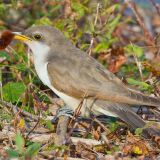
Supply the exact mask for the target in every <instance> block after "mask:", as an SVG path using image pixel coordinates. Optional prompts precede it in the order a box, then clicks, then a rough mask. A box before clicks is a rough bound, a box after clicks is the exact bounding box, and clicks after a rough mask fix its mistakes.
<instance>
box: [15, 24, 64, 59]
mask: <svg viewBox="0 0 160 160" xmlns="http://www.w3.org/2000/svg"><path fill="white" fill-rule="evenodd" d="M14 39H17V40H20V41H22V42H24V43H25V44H27V46H28V47H29V48H30V49H31V50H32V52H33V55H35V54H39V52H41V51H43V50H50V49H51V48H52V49H53V48H54V49H55V50H57V49H60V48H61V46H62V45H66V44H65V43H67V40H66V38H65V36H64V35H63V34H62V33H61V32H60V31H59V30H58V29H56V28H54V27H51V26H35V27H31V28H29V29H27V30H25V31H24V32H22V33H15V37H14ZM38 51H39V52H38ZM36 56H38V55H36Z"/></svg>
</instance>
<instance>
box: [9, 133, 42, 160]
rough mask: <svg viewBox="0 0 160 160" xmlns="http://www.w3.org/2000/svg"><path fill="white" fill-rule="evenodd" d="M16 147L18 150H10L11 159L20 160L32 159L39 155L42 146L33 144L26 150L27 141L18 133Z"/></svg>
mask: <svg viewBox="0 0 160 160" xmlns="http://www.w3.org/2000/svg"><path fill="white" fill-rule="evenodd" d="M15 145H16V149H15V150H13V149H8V150H7V152H8V155H9V158H20V159H24V160H25V159H32V158H33V157H34V156H35V155H37V153H38V151H39V149H40V146H41V145H40V144H39V143H32V144H30V145H29V146H28V147H27V148H25V141H24V139H23V137H22V136H21V134H20V133H18V134H17V135H16V137H15Z"/></svg>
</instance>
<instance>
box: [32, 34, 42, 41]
mask: <svg viewBox="0 0 160 160" xmlns="http://www.w3.org/2000/svg"><path fill="white" fill-rule="evenodd" d="M33 39H35V40H40V39H42V35H40V34H35V35H33Z"/></svg>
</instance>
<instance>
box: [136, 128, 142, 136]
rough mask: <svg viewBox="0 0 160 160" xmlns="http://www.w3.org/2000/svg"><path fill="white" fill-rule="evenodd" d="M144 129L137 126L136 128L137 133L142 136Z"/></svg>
mask: <svg viewBox="0 0 160 160" xmlns="http://www.w3.org/2000/svg"><path fill="white" fill-rule="evenodd" d="M142 131H143V128H137V129H136V130H135V134H136V135H139V136H140V135H142Z"/></svg>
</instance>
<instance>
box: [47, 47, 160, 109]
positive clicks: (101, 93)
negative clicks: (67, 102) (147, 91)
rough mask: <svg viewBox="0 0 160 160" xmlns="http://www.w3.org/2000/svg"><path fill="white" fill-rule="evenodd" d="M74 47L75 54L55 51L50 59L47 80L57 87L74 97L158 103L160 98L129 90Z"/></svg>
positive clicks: (146, 103)
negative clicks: (48, 77) (48, 78)
mask: <svg viewBox="0 0 160 160" xmlns="http://www.w3.org/2000/svg"><path fill="white" fill-rule="evenodd" d="M73 49H74V52H75V51H76V53H74V54H70V56H69V55H66V54H54V55H52V57H50V59H49V63H48V72H49V75H50V80H51V83H52V85H53V86H54V87H55V88H56V89H57V90H59V91H61V92H63V93H66V94H67V95H70V96H72V97H75V98H82V97H84V95H85V96H88V97H93V98H97V99H101V100H109V101H113V102H119V103H127V104H144V105H153V106H159V104H160V100H158V99H156V98H152V97H148V96H145V95H142V94H140V93H137V92H134V91H131V90H130V89H128V88H127V87H126V86H124V84H123V83H122V82H121V81H120V79H118V78H117V77H116V76H115V75H114V74H113V73H111V72H109V71H108V70H106V69H105V68H104V67H103V66H102V65H101V64H100V63H98V62H97V61H96V60H95V59H93V58H92V57H90V56H88V55H87V54H85V53H83V52H81V51H80V50H79V49H76V48H73ZM70 52H71V53H72V52H73V51H72V49H71V50H70ZM66 53H68V52H66ZM62 55H63V56H62Z"/></svg>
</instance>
